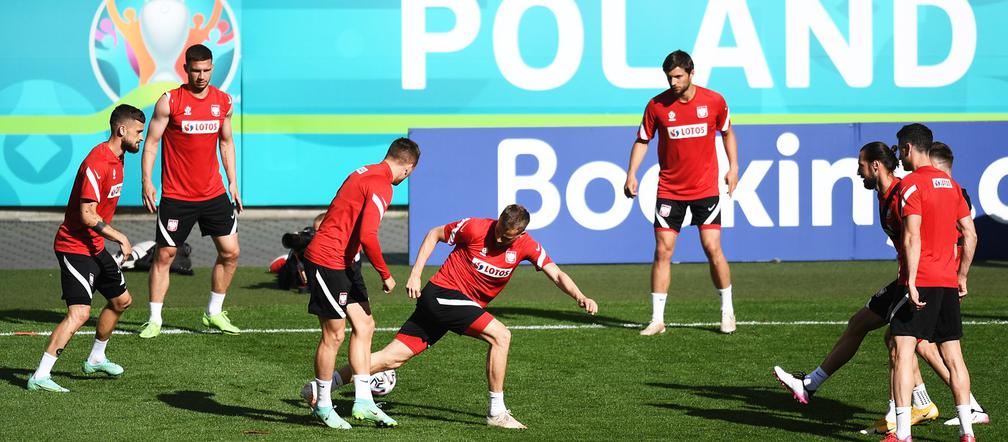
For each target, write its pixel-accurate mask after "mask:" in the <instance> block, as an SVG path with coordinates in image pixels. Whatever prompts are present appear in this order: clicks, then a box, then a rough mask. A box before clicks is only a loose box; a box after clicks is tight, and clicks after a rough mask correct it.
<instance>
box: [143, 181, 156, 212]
mask: <svg viewBox="0 0 1008 442" xmlns="http://www.w3.org/2000/svg"><path fill="white" fill-rule="evenodd" d="M142 193H143V194H142V195H140V196H141V197H142V198H143V205H144V207H145V208H147V212H148V213H154V212H156V211H157V189H155V188H154V185H153V184H151V182H150V181H147V180H144V182H143V190H142Z"/></svg>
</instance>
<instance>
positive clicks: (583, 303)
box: [577, 296, 598, 315]
mask: <svg viewBox="0 0 1008 442" xmlns="http://www.w3.org/2000/svg"><path fill="white" fill-rule="evenodd" d="M577 303H578V306H580V307H581V308H583V309H584V310H585V311H586V312H588V313H589V314H592V315H594V314H595V313H598V304H597V303H596V302H595V300H594V299H591V298H589V297H587V296H585V297H583V298H581V299H578V302H577Z"/></svg>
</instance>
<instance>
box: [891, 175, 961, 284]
mask: <svg viewBox="0 0 1008 442" xmlns="http://www.w3.org/2000/svg"><path fill="white" fill-rule="evenodd" d="M902 205H903V206H902V211H903V217H904V218H906V217H908V216H910V215H920V217H921V226H920V237H921V252H920V264H919V265H918V267H917V283H916V285H917V287H946V288H957V287H959V278H958V274H959V259H958V256H957V253H956V252H957V250H956V247H957V244H956V242H957V240H958V238H959V230H958V229H957V228H956V225H957V222H958V220H960V219H962V218H963V217H967V216H970V210H969V207H967V206H966V200H965V199H963V197H962V189H961V188H960V187H959V184H958V183H956V182H955V181H953V180H952V178H951V177H949V176H948V175H946V174H945V172H942V171H940V170H938V169H935V168H934V167H931V166H924V167H919V168H917V169H916V170H915V171H914V172H913V173H911V174H910V175H907V176H906V177H904V178H903V193H902Z"/></svg>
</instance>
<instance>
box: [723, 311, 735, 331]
mask: <svg viewBox="0 0 1008 442" xmlns="http://www.w3.org/2000/svg"><path fill="white" fill-rule="evenodd" d="M721 333H735V313H725V312H721Z"/></svg>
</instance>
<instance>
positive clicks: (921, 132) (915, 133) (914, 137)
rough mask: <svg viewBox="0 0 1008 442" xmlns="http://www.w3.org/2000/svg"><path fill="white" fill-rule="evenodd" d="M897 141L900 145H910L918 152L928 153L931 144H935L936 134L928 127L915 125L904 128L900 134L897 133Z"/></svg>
mask: <svg viewBox="0 0 1008 442" xmlns="http://www.w3.org/2000/svg"><path fill="white" fill-rule="evenodd" d="M896 139H897V140H898V141H899V144H900V145H903V144H905V143H910V144H912V145H913V146H914V147H915V148H916V149H917V151H918V152H927V151H928V149H930V148H931V143H933V142H934V134H932V133H931V129H928V127H927V126H925V125H923V124H920V123H913V124H908V125H906V126H903V128H902V129H900V130H899V132H896Z"/></svg>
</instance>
